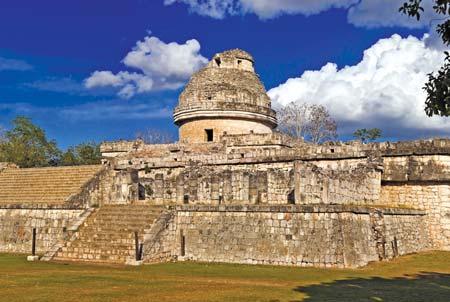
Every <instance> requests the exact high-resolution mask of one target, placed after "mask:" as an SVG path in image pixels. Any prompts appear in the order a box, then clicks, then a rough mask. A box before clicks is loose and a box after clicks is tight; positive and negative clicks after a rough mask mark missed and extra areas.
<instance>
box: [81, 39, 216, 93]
mask: <svg viewBox="0 0 450 302" xmlns="http://www.w3.org/2000/svg"><path fill="white" fill-rule="evenodd" d="M199 51H200V43H199V42H198V41H197V40H194V39H193V40H188V41H186V43H184V44H178V43H175V42H172V43H164V42H163V41H161V40H159V39H158V38H156V37H146V38H145V39H144V40H143V41H138V42H137V43H136V46H135V47H134V48H133V50H131V51H130V52H129V53H128V54H127V55H126V56H125V58H124V59H123V61H122V62H123V63H124V65H125V66H127V67H129V68H133V69H136V70H137V72H130V71H120V72H118V73H113V72H112V71H109V70H103V71H95V72H93V73H92V74H91V75H90V76H89V77H88V78H87V79H86V80H85V86H86V87H87V88H95V87H115V88H117V89H119V91H118V95H119V96H120V97H122V98H126V99H129V98H131V97H133V96H134V95H136V94H138V93H145V92H149V91H152V90H160V89H177V88H179V87H181V86H182V85H183V84H184V82H185V81H186V80H187V79H188V78H189V76H190V75H192V74H193V73H194V72H195V71H197V70H199V69H200V68H201V67H203V66H204V65H205V64H206V63H207V62H208V60H207V59H206V58H205V57H203V56H202V55H201V54H200V53H199Z"/></svg>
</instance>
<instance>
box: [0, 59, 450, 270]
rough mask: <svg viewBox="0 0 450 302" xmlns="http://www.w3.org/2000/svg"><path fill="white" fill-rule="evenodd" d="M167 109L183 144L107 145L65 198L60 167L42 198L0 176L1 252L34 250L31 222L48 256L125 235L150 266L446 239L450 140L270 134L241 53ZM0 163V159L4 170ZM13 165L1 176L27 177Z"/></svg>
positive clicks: (347, 260) (331, 261)
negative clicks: (0, 183)
mask: <svg viewBox="0 0 450 302" xmlns="http://www.w3.org/2000/svg"><path fill="white" fill-rule="evenodd" d="M174 120H175V123H176V124H177V125H179V126H180V142H178V143H174V144H159V145H147V144H144V143H143V141H140V140H137V141H133V142H126V141H119V142H111V143H104V144H102V146H101V151H102V153H103V157H104V158H103V168H102V169H100V170H99V172H98V173H96V174H95V175H92V176H91V177H90V178H89V179H87V181H86V182H84V183H81V182H80V183H79V187H78V188H77V190H75V191H74V187H71V190H72V191H70V192H71V195H70V196H65V195H64V194H65V193H64V192H66V193H67V192H69V191H67V190H66V191H64V190H63V188H64V187H67V186H66V184H65V183H64V182H68V180H67V181H66V180H65V178H63V177H60V178H59V177H58V176H54V179H53V180H52V179H48V178H47V179H46V181H44V182H43V183H42V186H43V187H45V188H55V194H56V195H55V194H53V195H54V196H53V195H52V194H44V193H45V192H46V190H45V189H42V190H40V191H39V192H42V194H43V195H42V196H43V197H42V198H41V199H39V202H37V201H38V200H35V199H36V196H37V197H39V196H40V195H36V192H33V191H30V192H31V193H33V194H34V195H30V196H32V198H31V197H30V196H27V195H21V194H16V195H17V196H15V194H12V193H11V192H14V191H11V190H10V189H9V191H8V190H4V191H2V187H0V236H1V237H0V251H4V252H26V251H27V250H29V245H30V242H29V236H30V232H31V228H32V227H37V228H38V233H39V234H40V235H39V236H41V237H39V240H40V241H41V243H40V244H41V245H40V246H39V249H41V250H43V251H44V250H46V251H45V252H46V257H45V259H52V258H54V257H56V259H59V260H65V261H66V260H83V261H102V262H121V263H123V262H124V261H125V260H126V257H133V254H134V253H135V252H134V249H133V244H134V241H133V240H134V239H133V238H134V237H133V233H134V232H139V234H138V235H139V236H137V238H138V239H139V242H138V243H140V244H142V255H140V256H142V258H143V261H144V262H146V263H152V262H160V261H172V260H181V261H182V260H196V261H211V262H233V263H249V264H277V265H296V266H321V267H358V266H363V265H366V264H367V263H369V262H370V261H379V260H385V259H391V258H393V257H397V256H399V255H404V254H408V253H415V252H419V251H423V250H427V249H443V250H450V140H448V139H434V140H421V141H412V142H398V143H389V142H385V143H371V144H362V143H358V142H349V143H328V144H322V145H314V144H309V143H306V142H303V141H300V140H296V139H294V138H291V137H287V136H285V135H282V134H280V133H277V132H272V129H273V128H274V127H275V126H276V118H275V113H274V111H273V110H272V109H271V105H270V99H269V98H268V96H267V95H266V93H265V89H264V86H263V85H262V84H261V82H260V81H259V79H258V77H257V75H256V74H255V72H254V60H253V58H252V57H251V56H250V55H249V54H248V53H246V52H243V51H240V50H233V51H227V52H224V53H220V54H217V55H216V56H215V57H214V58H213V60H212V61H211V62H210V63H209V64H208V66H207V67H206V68H204V69H203V70H201V71H199V72H198V73H197V74H195V75H194V76H193V78H192V79H191V81H190V82H189V84H188V85H187V86H186V88H185V90H184V91H183V93H182V94H181V96H180V102H179V105H178V106H177V108H176V109H175V111H174ZM206 130H208V131H206ZM210 130H211V131H210ZM9 169H13V167H11V166H9V165H6V164H0V180H1V175H2V173H3V175H4V176H5V175H9V174H5V173H10V172H7V171H8V170H9ZM17 170H18V172H15V173H12V172H11V173H12V174H11V175H13V174H14V175H16V176H15V178H14V179H15V180H16V181H12V182H10V183H9V185H11V183H12V184H13V185H16V184H19V182H20V180H21V179H22V177H24V178H23V179H25V175H28V174H30V173H28V172H29V170H27V169H17ZM2 171H3V172H2ZM5 171H6V172H5ZM27 171H28V172H27ZM47 171H53V170H51V168H50V170H47ZM52 173H53V172H52ZM21 175H22V176H21ZM54 175H57V174H54ZM4 178H8V177H4ZM52 181H53V183H52V184H51V182H52ZM58 181H60V185H59V186H58V185H56V186H55V182H56V183H57V184H58ZM59 187H61V190H57V189H58V188H59ZM24 192H25V193H26V192H27V191H26V190H25V191H24ZM61 192H62V193H61ZM74 192H75V193H74ZM25 193H24V194H25ZM31 193H30V194H31ZM8 194H9V195H8ZM11 194H12V195H11ZM57 194H59V195H57ZM67 194H68V193H67ZM67 194H66V195H67ZM2 196H3V197H5V196H6V197H8V198H10V199H11V200H13V201H14V202H7V201H6V199H5V201H4V202H3V203H2V202H1V201H2ZM20 196H25V197H27V198H28V199H27V200H28V201H29V202H22V201H21V198H23V197H20ZM51 196H52V198H51V199H49V198H50V197H51ZM55 196H56V197H55ZM6 197H5V198H6ZM14 197H17V198H14ZM63 197H64V198H63ZM49 200H51V201H52V202H51V203H49V202H48V201H49ZM32 201H36V202H32ZM161 207H166V209H165V210H161ZM67 230H69V232H68V233H67ZM138 250H139V249H138ZM139 253H140V252H139Z"/></svg>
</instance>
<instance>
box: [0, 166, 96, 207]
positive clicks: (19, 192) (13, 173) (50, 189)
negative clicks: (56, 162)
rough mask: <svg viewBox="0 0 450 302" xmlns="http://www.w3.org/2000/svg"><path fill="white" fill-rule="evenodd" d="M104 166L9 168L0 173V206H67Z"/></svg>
mask: <svg viewBox="0 0 450 302" xmlns="http://www.w3.org/2000/svg"><path fill="white" fill-rule="evenodd" d="M101 169H102V166H100V165H92V166H78V167H60V168H54V167H52V168H29V169H14V168H8V169H5V170H4V171H3V172H1V173H0V204H14V203H21V204H23V203H46V204H56V203H64V202H66V201H67V200H68V199H69V198H70V197H71V196H73V195H75V194H77V193H79V192H80V190H81V188H82V186H83V185H84V184H86V183H87V182H88V181H89V180H90V179H92V178H93V177H94V176H95V175H96V174H97V173H98V172H99V171H100V170H101Z"/></svg>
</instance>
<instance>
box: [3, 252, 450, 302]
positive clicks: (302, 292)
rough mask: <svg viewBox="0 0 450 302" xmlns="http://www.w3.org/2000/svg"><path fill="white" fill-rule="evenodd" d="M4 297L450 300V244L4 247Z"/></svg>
mask: <svg viewBox="0 0 450 302" xmlns="http://www.w3.org/2000/svg"><path fill="white" fill-rule="evenodd" d="M0 301H8V302H15V301H21V302H23V301H77V302H82V301H102V302H105V301H177V302H188V301H267V302H276V301H290V302H294V301H310V302H314V301H317V302H318V301H352V302H354V301H408V302H414V301H432V302H440V301H445V302H448V301H450V252H429V253H422V254H417V255H409V256H404V257H401V258H398V259H396V260H395V261H391V262H382V263H374V264H371V265H369V266H367V267H365V268H363V269H356V270H350V269H316V268H292V267H273V266H248V265H232V264H203V263H189V262H185V263H182V262H180V263H165V264H156V265H147V266H143V267H137V268H136V267H125V266H101V265H90V264H87V265H86V264H72V263H71V264H64V263H43V262H27V261H26V260H25V256H23V255H20V256H18V255H4V254H3V255H0Z"/></svg>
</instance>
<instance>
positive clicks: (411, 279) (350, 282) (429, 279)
mask: <svg viewBox="0 0 450 302" xmlns="http://www.w3.org/2000/svg"><path fill="white" fill-rule="evenodd" d="M294 290H295V291H298V292H301V293H304V294H306V295H307V297H306V298H305V299H304V300H303V301H306V302H324V301H328V302H333V301H339V302H341V301H342V302H343V301H346V302H347V301H350V302H356V301H395V302H397V301H405V302H406V301H408V302H419V301H420V302H425V301H427V302H428V301H429V302H449V301H450V274H442V273H431V272H421V273H419V274H417V275H405V276H403V277H398V278H392V279H389V278H381V277H373V278H367V279H366V278H354V279H346V280H337V281H334V282H331V283H322V284H317V285H309V286H300V287H297V288H295V289H294Z"/></svg>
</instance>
